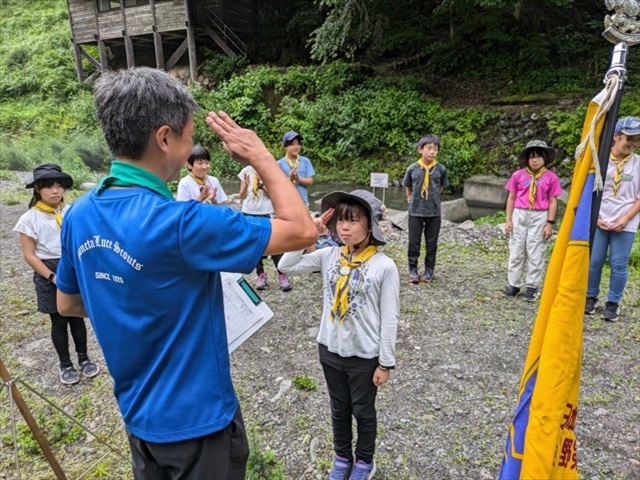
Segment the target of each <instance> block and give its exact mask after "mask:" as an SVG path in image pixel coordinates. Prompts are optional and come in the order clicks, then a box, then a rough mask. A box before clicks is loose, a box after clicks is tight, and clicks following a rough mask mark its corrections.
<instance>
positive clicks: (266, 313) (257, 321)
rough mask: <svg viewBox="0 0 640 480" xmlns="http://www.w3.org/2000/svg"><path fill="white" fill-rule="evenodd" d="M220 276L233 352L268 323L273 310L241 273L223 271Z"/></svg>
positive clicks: (229, 341) (230, 347) (228, 333)
mask: <svg viewBox="0 0 640 480" xmlns="http://www.w3.org/2000/svg"><path fill="white" fill-rule="evenodd" d="M220 278H221V279H222V295H223V298H224V315H225V321H226V325H227V341H228V343H229V353H231V352H233V351H234V350H235V349H236V348H238V347H239V346H240V345H242V344H243V343H244V341H245V340H246V339H247V338H249V337H250V336H251V335H253V334H254V333H255V332H256V331H258V329H260V327H262V326H263V325H264V324H265V323H267V322H268V321H269V320H270V319H271V318H272V317H273V312H272V311H271V309H270V308H269V306H268V305H267V304H266V303H265V302H264V301H262V300H261V299H260V297H258V295H257V294H256V293H255V292H254V291H253V289H252V288H251V286H250V285H249V284H248V283H247V282H246V281H245V280H244V278H243V276H242V275H240V274H239V273H228V272H221V274H220ZM257 302H259V303H257ZM256 303H257V304H256Z"/></svg>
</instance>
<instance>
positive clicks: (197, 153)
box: [176, 145, 227, 205]
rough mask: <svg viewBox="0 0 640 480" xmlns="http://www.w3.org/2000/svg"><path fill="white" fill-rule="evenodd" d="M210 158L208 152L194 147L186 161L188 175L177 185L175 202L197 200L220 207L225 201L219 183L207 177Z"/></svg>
mask: <svg viewBox="0 0 640 480" xmlns="http://www.w3.org/2000/svg"><path fill="white" fill-rule="evenodd" d="M210 164H211V156H210V155H209V151H208V150H207V149H206V148H204V147H202V146H200V145H196V146H195V147H193V150H192V151H191V155H189V158H188V159H187V170H189V175H187V176H186V177H184V178H183V179H182V180H180V182H179V183H178V192H177V194H176V200H178V201H181V202H186V201H187V200H197V201H198V202H204V203H211V204H213V205H221V204H223V203H224V202H226V201H227V195H226V194H225V193H224V190H223V189H222V185H221V184H220V181H219V180H218V179H217V178H216V177H212V176H211V175H208V172H209V165H210Z"/></svg>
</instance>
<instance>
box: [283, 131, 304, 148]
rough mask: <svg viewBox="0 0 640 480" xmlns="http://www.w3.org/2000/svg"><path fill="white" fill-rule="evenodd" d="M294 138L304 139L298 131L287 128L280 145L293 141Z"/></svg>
mask: <svg viewBox="0 0 640 480" xmlns="http://www.w3.org/2000/svg"><path fill="white" fill-rule="evenodd" d="M296 138H297V139H298V141H300V142H302V140H304V138H302V135H300V134H299V133H298V132H296V131H294V130H289V131H288V132H287V133H285V134H284V135H283V136H282V145H286V144H287V143H289V142H293V141H294V140H295V139H296Z"/></svg>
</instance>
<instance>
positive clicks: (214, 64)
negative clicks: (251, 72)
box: [200, 53, 249, 83]
mask: <svg viewBox="0 0 640 480" xmlns="http://www.w3.org/2000/svg"><path fill="white" fill-rule="evenodd" d="M207 57H208V58H207V59H206V60H205V61H204V62H203V63H202V65H201V67H200V69H201V71H202V73H203V74H205V75H206V76H207V77H208V78H209V79H210V80H213V81H214V82H215V83H220V82H221V81H223V80H228V79H230V78H231V77H232V76H233V75H234V74H238V73H240V72H242V71H243V70H244V69H245V68H247V66H248V64H249V62H248V60H247V59H246V58H244V57H241V56H239V55H238V56H236V57H233V58H231V57H228V56H227V55H223V54H220V53H212V54H209V55H208V56H207Z"/></svg>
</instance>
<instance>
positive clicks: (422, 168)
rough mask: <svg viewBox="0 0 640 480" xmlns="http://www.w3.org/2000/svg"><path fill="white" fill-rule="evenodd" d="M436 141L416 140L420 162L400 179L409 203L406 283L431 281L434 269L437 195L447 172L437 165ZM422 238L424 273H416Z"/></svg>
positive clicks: (446, 182)
mask: <svg viewBox="0 0 640 480" xmlns="http://www.w3.org/2000/svg"><path fill="white" fill-rule="evenodd" d="M439 151H440V140H439V139H438V137H437V136H435V135H432V134H429V135H425V136H424V137H422V138H421V139H420V140H419V141H418V152H419V153H420V159H419V160H418V161H417V162H415V163H413V164H411V165H410V166H409V168H407V172H406V173H405V175H404V179H403V180H402V186H403V187H405V188H406V193H407V202H408V203H409V248H408V257H409V282H410V283H414V284H415V283H420V282H429V281H431V280H433V277H434V270H435V267H436V251H437V249H438V235H439V234H440V224H441V216H440V195H441V194H442V191H443V190H444V189H445V188H446V187H448V186H449V179H448V178H447V169H446V168H445V167H444V165H442V164H441V163H438V161H437V158H438V153H439ZM423 235H424V239H425V244H426V254H425V259H424V267H425V269H424V273H423V274H422V275H419V274H418V258H419V257H420V242H421V239H422V236H423Z"/></svg>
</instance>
